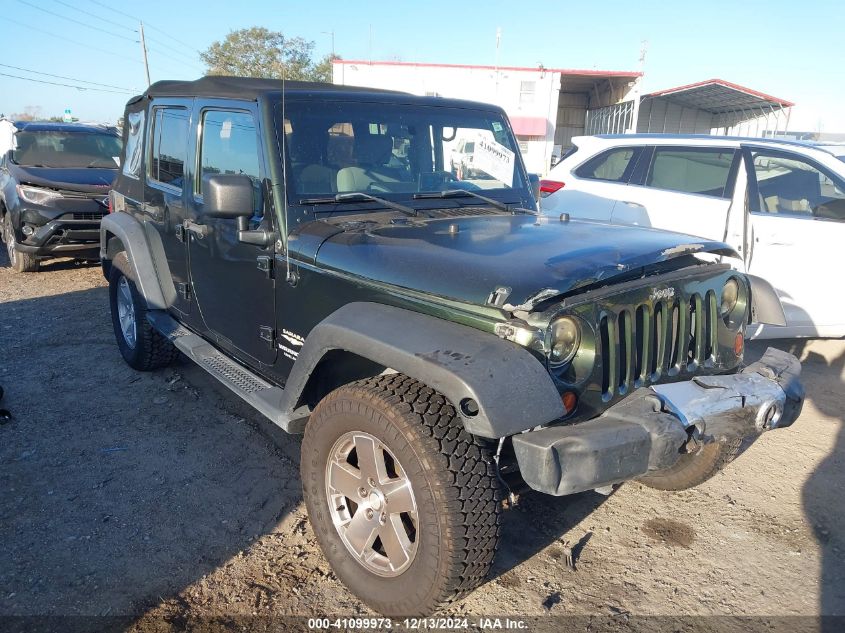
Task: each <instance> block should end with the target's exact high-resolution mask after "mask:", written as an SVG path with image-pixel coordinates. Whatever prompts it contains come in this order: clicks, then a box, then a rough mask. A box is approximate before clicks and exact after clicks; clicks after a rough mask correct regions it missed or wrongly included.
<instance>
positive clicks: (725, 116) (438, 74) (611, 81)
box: [332, 60, 793, 174]
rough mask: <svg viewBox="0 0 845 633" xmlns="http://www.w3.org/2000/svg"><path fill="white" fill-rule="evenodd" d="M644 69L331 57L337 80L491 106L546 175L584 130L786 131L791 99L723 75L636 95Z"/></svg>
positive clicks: (532, 167) (528, 160)
mask: <svg viewBox="0 0 845 633" xmlns="http://www.w3.org/2000/svg"><path fill="white" fill-rule="evenodd" d="M641 77H642V73H639V72H632V71H621V72H618V71H609V70H571V69H563V68H543V67H538V68H519V67H514V66H466V65H457V64H423V63H414V62H368V61H352V60H335V62H334V63H333V64H332V79H333V81H334V83H336V84H341V85H349V86H365V87H370V88H384V89H390V90H399V91H402V92H410V93H412V94H417V95H431V96H442V97H452V98H457V99H470V100H472V101H482V102H486V103H494V104H496V105H499V106H501V107H502V108H504V110H505V112H507V113H508V117H509V118H510V120H511V125H512V126H513V130H514V132H515V133H516V136H517V140H518V141H519V148H520V150H521V152H522V156H523V158H524V160H525V165H526V167H527V168H528V170H529V171H532V172H536V173H539V174H545V173H547V172H548V170H549V168H550V167H551V165H552V164H553V162H556V161H553V157H555V159H556V158H558V157H560V156H561V154H562V153H563V152H565V151H566V150H567V149H568V148H569V147H570V146H571V145H572V142H571V141H572V137H573V136H579V135H582V134H626V133H633V132H665V133H687V134H689V133H692V134H745V135H748V136H767V135H779V134H783V133H785V132H786V130H787V126H788V123H789V111H790V108H791V107H792V105H793V104H792V103H791V102H789V101H785V100H783V99H778V98H776V97H772V96H770V95H766V94H764V93H762V92H759V91H756V90H752V89H751V88H745V87H743V86H739V85H737V84H732V83H730V82H727V81H724V80H722V79H710V80H707V81H703V82H699V83H695V84H688V85H686V86H679V87H677V88H671V89H669V90H662V91H659V92H653V93H651V94H648V95H642V96H641V95H640V94H639V92H640V80H641Z"/></svg>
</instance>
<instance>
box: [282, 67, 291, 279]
mask: <svg viewBox="0 0 845 633" xmlns="http://www.w3.org/2000/svg"><path fill="white" fill-rule="evenodd" d="M286 75H287V67H286V66H283V67H282V182H284V187H283V188H282V213H283V214H284V225H285V229H284V230H285V231H287V232H288V233H290V231H288V218H289V217H290V216H288V189H287V187H288V171H287V170H288V161H287V151H288V138H287V134H286V133H285V125H286V121H287V118H286V117H285V76H286ZM282 237H283V238H285V236H282ZM287 242H288V241H287V239H285V240H284V244H285V281H287V282H288V283H291V282H292V281H293V277H292V276H291V271H290V249H289V248H288V243H287Z"/></svg>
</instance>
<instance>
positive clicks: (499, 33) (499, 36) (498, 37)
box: [494, 27, 502, 97]
mask: <svg viewBox="0 0 845 633" xmlns="http://www.w3.org/2000/svg"><path fill="white" fill-rule="evenodd" d="M501 42H502V27H497V28H496V70H495V71H494V72H495V73H496V96H497V97H498V96H499V44H500V43H501Z"/></svg>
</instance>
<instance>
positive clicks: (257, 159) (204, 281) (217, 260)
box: [186, 102, 276, 365]
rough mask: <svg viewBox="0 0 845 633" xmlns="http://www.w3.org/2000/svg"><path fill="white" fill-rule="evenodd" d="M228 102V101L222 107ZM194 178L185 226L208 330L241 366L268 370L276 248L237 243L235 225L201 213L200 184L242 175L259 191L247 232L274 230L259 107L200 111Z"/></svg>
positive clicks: (271, 353) (272, 341)
mask: <svg viewBox="0 0 845 633" xmlns="http://www.w3.org/2000/svg"><path fill="white" fill-rule="evenodd" d="M224 103H225V102H224ZM196 116H197V120H198V121H199V124H200V127H199V129H200V134H199V138H198V141H197V174H196V175H195V177H194V178H193V183H192V184H193V187H192V189H193V191H192V196H191V198H192V206H193V217H192V218H191V220H190V222H189V223H188V224H187V231H186V235H187V239H188V252H189V259H190V268H191V282H192V287H193V292H194V293H195V297H196V303H197V307H198V308H199V311H200V314H201V315H202V321H203V323H204V325H205V327H207V328H208V330H210V333H211V334H212V336H213V337H214V338H215V340H216V342H217V343H218V344H219V345H220V346H221V347H224V348H228V349H230V350H232V351H233V352H234V353H235V354H236V355H240V356H241V357H244V356H246V357H249V358H244V360H250V359H253V360H256V361H258V362H260V363H262V364H265V365H271V364H272V363H273V362H274V360H275V358H276V349H275V332H274V323H275V300H274V294H275V292H274V282H273V279H272V268H271V264H272V259H273V250H272V247H269V248H265V247H260V246H255V245H252V244H245V243H243V242H241V241H239V239H238V227H237V220H234V219H224V218H209V217H206V216H204V215H203V197H202V180H203V176H204V175H210V174H245V175H247V176H249V177H250V178H251V179H252V181H253V185H254V188H255V198H254V211H255V213H254V215H253V216H252V218H251V219H250V221H249V227H248V228H249V229H258V228H263V229H266V230H268V231H269V230H272V217H271V216H272V214H271V213H269V212H266V211H267V209H269V206H267V207H265V200H266V199H267V197H266V196H265V195H264V188H263V186H262V183H263V182H264V179H265V177H266V173H265V162H264V157H263V154H262V152H261V149H260V148H261V144H260V142H259V129H258V123H257V121H258V117H257V116H256V110H255V108H254V104H244V106H243V107H238V108H232V107H231V106H230V105H228V104H226V105H223V104H221V105H220V106H219V107H218V106H216V105H215V106H214V107H210V106H209V104H205V105H204V106H198V107H197V109H196Z"/></svg>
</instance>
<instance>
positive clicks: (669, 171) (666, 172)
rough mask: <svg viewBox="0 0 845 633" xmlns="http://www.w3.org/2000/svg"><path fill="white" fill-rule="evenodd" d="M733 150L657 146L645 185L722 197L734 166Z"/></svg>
mask: <svg viewBox="0 0 845 633" xmlns="http://www.w3.org/2000/svg"><path fill="white" fill-rule="evenodd" d="M735 153H736V152H735V151H734V150H733V149H720V148H712V149H711V148H705V147H695V148H693V147H658V148H656V149H655V150H654V159H653V160H652V162H651V169H650V170H649V173H648V177H647V178H646V182H645V184H646V186H647V187H654V188H656V189H668V190H670V191H680V192H682V193H696V194H699V195H704V196H713V197H715V198H721V197H724V196H725V193H726V189H727V186H728V179H729V177H730V173H731V165H732V164H733V160H734V154H735Z"/></svg>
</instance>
